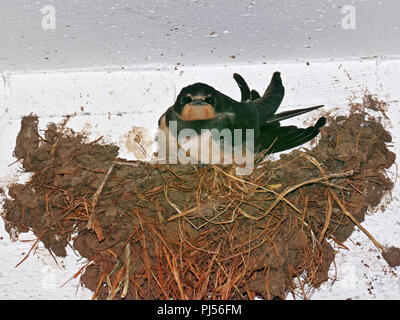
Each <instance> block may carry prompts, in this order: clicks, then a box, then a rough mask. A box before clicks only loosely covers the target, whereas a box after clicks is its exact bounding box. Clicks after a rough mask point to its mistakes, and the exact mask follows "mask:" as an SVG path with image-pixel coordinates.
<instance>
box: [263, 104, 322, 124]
mask: <svg viewBox="0 0 400 320" xmlns="http://www.w3.org/2000/svg"><path fill="white" fill-rule="evenodd" d="M323 106H324V105H319V106H315V107H309V108H302V109H296V110H290V111H284V112H281V113H277V114H275V115H273V116H272V117H271V118H270V119H268V120H267V121H266V122H265V124H270V123H273V122H278V121H282V120H285V119H289V118H293V117H296V116H299V115H301V114H304V113H307V112H310V111H314V110H317V109H319V108H322V107H323Z"/></svg>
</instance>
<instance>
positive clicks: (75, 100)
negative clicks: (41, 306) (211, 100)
mask: <svg viewBox="0 0 400 320" xmlns="http://www.w3.org/2000/svg"><path fill="white" fill-rule="evenodd" d="M47 4H51V5H53V6H54V7H55V9H56V29H55V30H47V31H46V30H43V29H42V27H41V19H42V17H43V16H42V14H41V13H40V11H39V9H40V8H42V7H43V6H44V5H47ZM346 4H352V5H353V6H354V8H355V9H356V18H357V23H356V29H355V30H345V29H343V28H342V25H341V19H342V18H343V16H344V14H343V13H342V12H341V11H340V8H341V7H343V6H344V5H346ZM398 13H400V3H399V2H398V1H395V0H393V1H390V0H386V1H375V0H370V1H361V0H354V1H350V0H349V1H339V0H332V1H328V0H327V1H322V0H318V1H312V2H311V1H307V2H306V1H300V0H298V1H289V0H285V1H260V0H258V1H244V0H240V1H239V0H238V1H205V0H204V1H203V0H198V1H196V0H192V1H180V0H179V1H172V0H171V1H168V0H164V1H161V0H159V1H144V0H135V1H121V0H119V1H116V0H114V1H105V0H104V1H100V0H99V1H88V0H86V1H82V0H81V1H61V0H58V1H28V0H18V1H17V0H14V1H12V0H4V1H2V2H1V4H0V23H1V28H0V73H1V77H0V147H1V153H0V185H3V184H5V183H9V182H11V181H19V180H24V179H26V176H24V175H23V174H21V173H18V168H19V165H18V164H14V165H13V166H10V167H9V166H8V165H9V164H10V163H12V162H13V161H14V159H13V158H12V156H11V154H12V150H13V148H14V146H15V138H16V135H17V133H18V131H19V126H20V118H21V117H22V116H23V115H26V114H28V113H30V112H35V113H37V114H38V115H39V116H40V127H41V128H45V126H46V125H47V123H48V122H49V121H59V120H60V119H61V116H63V115H65V114H74V113H76V114H77V115H76V116H75V117H72V118H71V120H70V122H69V124H68V125H69V126H71V127H72V128H74V129H76V130H80V129H83V128H84V129H86V130H87V131H89V132H90V133H91V136H92V137H93V139H95V138H97V137H99V136H102V135H105V137H106V140H107V141H109V142H114V143H116V144H118V145H119V146H120V147H121V156H122V157H128V158H129V157H132V155H131V154H128V153H127V152H126V150H125V149H124V144H123V137H124V135H125V134H126V133H127V132H128V131H129V130H130V129H131V127H132V126H133V125H136V126H145V127H147V128H149V129H151V130H154V129H155V128H156V125H157V120H158V117H159V116H160V115H161V114H162V113H163V112H164V110H165V109H166V108H167V107H168V106H170V105H171V104H172V103H173V101H174V99H175V97H176V95H177V92H178V91H179V90H180V89H181V87H182V86H185V85H187V84H189V83H192V82H197V81H203V82H206V83H208V84H210V85H212V86H214V87H216V88H217V89H219V90H220V91H222V92H224V93H226V94H228V95H230V96H232V97H234V98H237V99H238V98H239V96H240V95H239V90H238V88H237V86H236V84H235V82H234V80H233V78H232V74H233V72H238V73H240V74H242V75H243V76H244V78H245V79H246V80H248V82H249V84H250V86H251V87H252V88H255V89H257V90H259V91H263V90H264V89H265V87H266V85H267V83H268V82H269V80H270V77H271V75H272V73H273V72H274V71H276V70H279V71H281V73H282V78H283V81H284V85H285V87H286V96H285V99H284V102H283V104H282V109H283V110H284V109H286V108H287V109H289V108H293V107H297V106H311V105H316V104H325V105H326V110H330V109H331V108H335V107H339V108H340V109H341V110H342V111H341V112H345V111H346V105H347V102H348V98H349V97H351V96H354V95H355V96H358V97H361V96H362V94H363V91H364V90H365V89H368V90H369V91H370V92H371V93H375V94H377V95H378V97H379V98H381V99H385V100H387V101H388V102H389V103H390V108H389V114H390V116H391V121H392V126H391V127H390V130H391V132H392V134H393V137H394V145H395V147H394V149H393V150H394V151H395V152H396V154H397V155H399V144H398V142H399V141H400V140H399V139H400V129H399V127H400V126H399V125H400V111H399V110H400V102H399V101H400V90H399V88H400V42H399V41H400V40H399V38H400V37H399V36H398V35H399V20H398V16H399V15H398ZM175 28H177V29H175ZM171 29H172V31H171ZM213 32H215V33H213ZM167 34H168V35H167ZM232 55H235V58H234V59H233V58H231V57H230V56H232ZM46 58H48V59H46ZM307 61H308V62H310V65H307V64H306V62H307ZM263 62H266V64H264V63H263ZM177 63H180V64H179V65H177ZM182 64H183V66H182ZM81 107H83V108H84V111H81ZM293 121H295V123H297V124H303V121H309V118H307V117H303V118H301V119H299V120H293ZM388 126H389V124H388ZM397 164H399V160H397ZM393 172H395V168H392V169H391V170H390V174H391V173H393ZM399 187H400V186H399V184H398V183H397V184H396V188H395V190H394V197H393V202H392V203H391V204H390V205H389V206H388V208H387V210H386V211H385V212H381V213H379V212H378V213H375V214H374V215H371V216H368V217H367V219H366V221H365V222H364V224H363V225H364V227H366V228H367V229H368V230H369V231H370V232H371V233H372V234H373V235H374V236H375V237H376V238H377V240H378V241H379V242H381V243H383V244H384V245H395V246H400V237H399V233H400V198H399V196H398V194H399ZM22 238H25V239H26V238H28V239H33V238H34V237H33V236H32V235H29V234H28V235H23V236H22ZM355 242H360V243H361V246H356V245H354V244H353V243H355ZM31 245H32V242H30V243H27V242H16V243H12V242H11V241H10V239H9V236H8V234H7V233H6V232H5V231H4V229H3V223H2V221H0V265H1V267H0V298H4V299H16V298H19V299H21V298H22V299H24V298H27V299H40V298H41V299H80V298H82V299H86V298H89V297H90V296H91V293H90V292H88V291H85V290H82V289H79V290H78V293H77V294H75V289H76V288H75V286H76V284H77V281H71V282H70V283H68V284H67V285H66V286H64V287H63V288H59V285H61V284H62V283H64V282H65V281H66V280H68V279H69V278H70V277H71V276H72V275H73V274H74V273H75V272H76V271H77V270H79V268H80V266H81V265H82V263H84V261H79V257H77V256H75V254H74V253H73V252H69V255H68V257H67V258H65V259H58V264H59V266H57V265H56V264H55V262H54V260H53V258H52V257H51V256H49V254H48V253H47V252H46V250H45V249H43V248H40V249H39V250H38V251H37V252H35V253H34V254H31V257H30V258H29V259H28V260H27V261H25V262H24V263H23V264H22V265H21V266H19V267H18V268H14V266H15V265H16V264H17V263H18V262H19V261H20V259H21V258H22V254H23V253H26V252H28V250H29V249H30V246H31ZM346 245H347V246H348V247H350V248H351V250H350V251H349V252H345V251H340V252H339V253H338V255H337V258H336V267H337V275H338V278H339V281H337V282H335V284H334V285H333V286H332V287H330V286H329V285H324V286H323V288H322V289H321V290H320V291H318V292H316V293H315V294H314V295H313V298H326V299H332V298H337V299H345V298H358V299H371V298H380V299H388V298H395V299H399V298H400V285H399V283H400V282H399V280H398V279H399V277H398V276H399V269H398V268H397V269H392V270H389V268H388V267H387V265H386V263H385V262H384V261H383V259H377V256H380V254H379V252H377V251H376V249H375V248H374V247H373V245H372V244H371V243H370V241H369V240H368V239H367V238H366V237H365V236H364V235H363V234H362V233H361V232H355V233H354V234H353V236H352V238H351V240H349V241H347V242H346ZM367 266H368V267H367ZM333 274H334V267H333V266H332V275H333ZM396 275H397V276H396ZM372 287H373V289H371V288H372Z"/></svg>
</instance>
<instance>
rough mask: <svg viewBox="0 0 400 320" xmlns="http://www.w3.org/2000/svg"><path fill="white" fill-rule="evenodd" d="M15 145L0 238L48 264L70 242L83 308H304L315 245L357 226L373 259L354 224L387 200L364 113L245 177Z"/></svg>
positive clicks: (69, 135)
mask: <svg viewBox="0 0 400 320" xmlns="http://www.w3.org/2000/svg"><path fill="white" fill-rule="evenodd" d="M28 120H29V121H30V122H29V121H28ZM31 120H32V119H30V118H25V123H24V120H23V122H22V128H21V132H20V135H21V137H23V136H24V132H28V131H29V130H32V126H31V125H29V123H31V122H32V121H31ZM24 126H25V127H26V126H28V127H29V130H28V129H26V128H25V129H24ZM371 130H372V132H373V136H374V137H375V136H376V138H371ZM36 132H37V128H36ZM38 137H39V139H37V138H38ZM19 141H20V142H19V144H18V139H17V146H16V150H18V154H19V156H20V158H22V159H23V166H24V168H25V170H27V171H30V172H33V175H32V177H31V179H30V181H28V182H27V184H25V185H12V186H10V187H9V196H10V198H9V199H6V201H5V205H4V213H3V218H4V219H5V221H6V226H7V230H8V231H9V232H10V233H11V234H12V233H14V234H18V233H19V232H25V231H27V230H32V231H33V232H34V233H35V234H36V235H37V236H38V241H39V239H40V241H42V242H43V243H44V245H45V246H46V247H47V248H48V249H49V250H50V251H52V252H54V253H55V254H56V255H59V256H62V255H65V246H66V245H68V243H70V241H71V240H73V242H72V245H73V248H74V249H76V250H77V251H78V252H79V253H80V255H82V256H83V257H86V258H88V261H89V262H88V264H87V265H86V266H85V267H84V268H82V270H79V271H78V272H77V273H76V274H75V275H74V276H75V277H78V276H81V281H82V283H83V284H84V285H85V286H86V287H88V288H89V289H91V290H92V291H93V292H94V295H93V298H97V299H121V298H125V299H171V298H172V299H253V298H254V297H255V296H256V295H261V296H262V297H263V298H266V299H272V298H274V297H280V298H284V297H285V296H286V294H287V293H288V292H290V291H291V292H293V293H294V292H299V290H298V289H299V288H298V287H300V292H303V294H304V296H303V298H306V297H307V293H306V291H305V287H306V286H308V287H318V286H319V285H320V284H321V283H322V282H324V281H326V280H327V272H328V269H329V266H330V264H331V262H332V260H333V258H334V252H333V249H332V247H331V245H330V244H328V242H327V239H332V240H333V241H335V242H336V243H338V244H339V245H341V244H342V242H343V241H344V240H345V239H346V238H347V237H348V236H349V235H350V234H351V232H352V230H353V226H354V224H356V225H357V226H358V227H359V228H360V229H361V230H362V231H364V232H365V233H366V235H367V236H368V237H370V239H371V240H372V241H373V242H374V244H375V245H376V246H377V247H378V248H379V249H380V250H382V251H384V248H383V247H382V245H380V244H379V243H378V242H377V241H376V240H375V239H374V238H373V236H372V235H370V234H369V233H368V231H367V230H365V229H364V228H363V227H362V226H360V225H359V222H361V221H362V220H363V217H364V215H365V213H366V211H367V209H368V208H369V207H371V206H372V207H375V206H377V205H378V204H379V203H380V199H381V198H382V197H383V195H384V194H385V193H387V192H388V191H390V190H391V189H392V187H393V183H392V182H391V181H390V179H388V178H387V177H386V175H385V173H384V169H386V168H389V167H390V166H391V165H392V164H393V163H394V159H395V156H394V154H393V153H392V152H390V151H389V150H388V149H387V147H386V142H390V135H389V134H388V133H387V132H386V131H385V130H384V128H383V127H382V126H381V125H380V124H379V123H378V122H376V121H375V120H373V119H367V118H366V114H365V113H364V112H361V113H354V114H352V115H351V116H350V117H349V118H344V119H342V118H336V119H334V118H331V119H330V125H329V126H328V127H326V128H324V131H323V133H322V138H321V140H320V142H319V144H318V145H317V146H316V147H315V148H314V149H313V150H311V151H306V152H300V151H293V152H291V153H290V154H288V155H285V156H282V157H281V159H280V160H279V161H262V162H260V163H259V165H258V166H257V167H256V168H255V170H254V172H253V173H252V174H251V175H250V176H248V177H238V176H235V175H234V172H235V171H234V169H235V168H233V167H223V166H214V165H206V166H192V165H159V164H149V163H144V162H127V161H124V160H122V159H117V158H116V157H117V152H118V150H117V148H116V147H115V146H112V145H100V144H98V141H96V142H93V143H86V142H84V141H85V140H84V137H83V136H82V135H80V134H76V133H74V132H71V131H67V132H65V129H62V128H58V127H57V126H55V125H50V126H49V128H48V130H46V132H45V136H44V137H40V136H39V134H37V136H36V140H27V139H19ZM21 141H23V143H22V142H21ZM75 233H77V235H76V236H73V234H75ZM294 279H298V280H299V281H297V282H296V281H294ZM295 283H297V288H296V285H295ZM296 289H297V290H296Z"/></svg>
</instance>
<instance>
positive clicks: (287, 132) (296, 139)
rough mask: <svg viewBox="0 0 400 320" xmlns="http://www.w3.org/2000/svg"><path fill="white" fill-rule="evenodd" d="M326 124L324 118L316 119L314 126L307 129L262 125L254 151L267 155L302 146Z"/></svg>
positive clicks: (274, 124)
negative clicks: (263, 152)
mask: <svg viewBox="0 0 400 320" xmlns="http://www.w3.org/2000/svg"><path fill="white" fill-rule="evenodd" d="M325 123H326V118H324V117H321V118H319V119H318V121H317V122H316V124H315V125H314V126H311V127H308V128H305V129H303V128H298V127H296V126H284V127H281V126H280V124H279V122H274V123H271V124H267V125H264V126H263V127H261V130H260V138H259V140H258V145H256V146H255V150H256V151H258V152H261V151H263V150H267V153H275V152H280V151H285V150H288V149H291V148H295V147H297V146H300V145H302V144H303V143H306V142H308V141H310V140H311V139H313V138H314V137H316V136H317V135H318V133H319V129H320V128H321V127H323V126H324V125H325Z"/></svg>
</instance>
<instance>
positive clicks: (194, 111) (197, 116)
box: [181, 99, 215, 121]
mask: <svg viewBox="0 0 400 320" xmlns="http://www.w3.org/2000/svg"><path fill="white" fill-rule="evenodd" d="M181 118H182V120H184V121H196V120H211V119H214V118H215V109H214V107H213V106H212V105H211V104H209V103H207V102H205V101H204V100H201V99H196V100H193V101H192V102H190V103H187V104H185V106H184V107H183V109H182V114H181Z"/></svg>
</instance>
